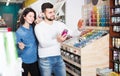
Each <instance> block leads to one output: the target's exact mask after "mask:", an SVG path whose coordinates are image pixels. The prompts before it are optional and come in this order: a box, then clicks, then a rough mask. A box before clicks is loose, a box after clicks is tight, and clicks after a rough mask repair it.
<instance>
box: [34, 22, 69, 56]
mask: <svg viewBox="0 0 120 76" xmlns="http://www.w3.org/2000/svg"><path fill="white" fill-rule="evenodd" d="M64 29H67V26H66V25H65V24H64V23H62V22H59V21H53V24H52V25H49V24H47V23H46V22H44V21H42V22H40V23H39V24H37V25H36V26H35V34H36V37H37V39H38V42H39V45H38V55H39V57H40V58H42V57H50V56H57V55H61V53H60V43H59V42H58V41H57V38H56V37H57V35H58V34H61V33H62V31H63V30H64ZM68 32H69V29H68Z"/></svg>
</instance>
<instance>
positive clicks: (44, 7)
mask: <svg viewBox="0 0 120 76" xmlns="http://www.w3.org/2000/svg"><path fill="white" fill-rule="evenodd" d="M47 8H53V5H52V4H51V3H49V2H47V3H43V4H42V6H41V10H42V12H45V10H46V9H47Z"/></svg>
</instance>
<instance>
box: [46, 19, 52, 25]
mask: <svg viewBox="0 0 120 76" xmlns="http://www.w3.org/2000/svg"><path fill="white" fill-rule="evenodd" d="M45 22H46V23H47V24H49V25H52V24H53V21H49V20H46V19H45Z"/></svg>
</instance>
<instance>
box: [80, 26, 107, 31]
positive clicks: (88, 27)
mask: <svg viewBox="0 0 120 76" xmlns="http://www.w3.org/2000/svg"><path fill="white" fill-rule="evenodd" d="M82 29H96V30H109V27H98V26H84V27H83V28H82ZM82 29H79V30H82Z"/></svg>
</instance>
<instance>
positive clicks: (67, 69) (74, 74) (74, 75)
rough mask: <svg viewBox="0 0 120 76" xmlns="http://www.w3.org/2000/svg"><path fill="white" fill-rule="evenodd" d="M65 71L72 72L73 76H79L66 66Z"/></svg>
mask: <svg viewBox="0 0 120 76" xmlns="http://www.w3.org/2000/svg"><path fill="white" fill-rule="evenodd" d="M66 71H67V72H69V73H70V74H72V75H73V76H80V75H78V74H76V73H75V72H73V71H71V70H70V69H69V68H66Z"/></svg>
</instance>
